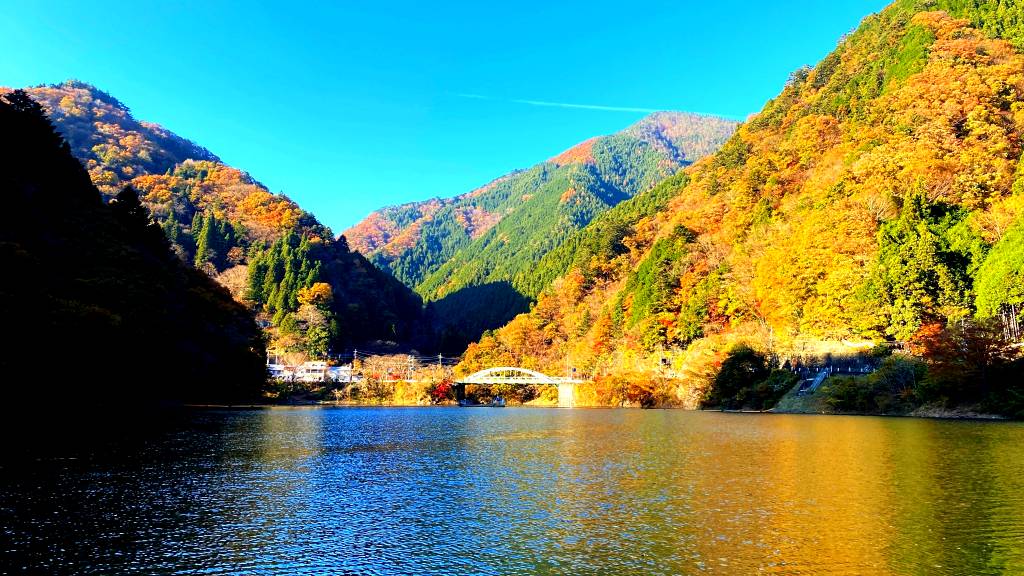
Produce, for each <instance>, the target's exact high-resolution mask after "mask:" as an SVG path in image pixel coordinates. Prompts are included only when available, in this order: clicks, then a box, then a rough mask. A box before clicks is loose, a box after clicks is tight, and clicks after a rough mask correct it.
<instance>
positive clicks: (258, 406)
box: [182, 402, 1018, 422]
mask: <svg viewBox="0 0 1024 576" xmlns="http://www.w3.org/2000/svg"><path fill="white" fill-rule="evenodd" d="M182 407H183V408H188V409H204V410H269V409H281V408H458V407H459V406H458V405H457V404H454V403H453V404H368V403H356V402H341V403H335V402H308V403H294V404H274V403H255V402H253V403H241V404H183V405H182ZM508 408H534V409H536V408H555V409H561V410H614V409H622V410H681V411H689V412H719V413H722V414H765V415H784V416H865V417H877V418H919V419H926V420H961V421H976V422H1018V420H1014V419H1012V418H1008V417H1006V416H1001V415H999V414H987V413H983V412H976V411H973V410H969V409H945V408H927V407H923V408H918V409H916V410H914V411H913V412H909V413H907V414H871V413H865V412H812V411H799V410H775V409H774V408H772V409H769V410H723V409H714V408H680V407H677V406H664V407H655V408H640V407H638V406H575V407H573V408H558V406H555V405H551V406H547V405H545V406H538V405H529V404H517V405H509V406H508Z"/></svg>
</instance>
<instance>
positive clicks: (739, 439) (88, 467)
mask: <svg viewBox="0 0 1024 576" xmlns="http://www.w3.org/2000/svg"><path fill="white" fill-rule="evenodd" d="M123 436H126V438H125V439H124V440H122V441H118V442H110V441H109V440H106V441H96V442H95V443H91V442H88V441H85V442H80V443H79V446H78V447H76V448H75V449H74V450H69V451H66V452H65V453H61V454H57V455H52V456H46V457H42V458H36V459H32V460H29V461H19V462H12V461H9V462H7V463H6V464H5V465H4V466H3V468H2V469H0V472H2V474H0V518H2V519H3V520H2V530H3V532H2V539H3V540H4V543H3V544H2V547H0V572H2V573H56V574H59V573H69V574H71V573H74V574H118V573H146V574H150V573H181V574H314V573H315V574H412V575H416V574H702V573H715V574H752V573H768V574H773V573H775V574H1000V573H1024V425H1021V424H1017V423H984V422H945V421H931V420H915V419H895V418H867V417H840V416H784V415H751V414H719V413H696V412H684V411H639V410H554V409H552V410H543V409H503V410H496V409H371V408H367V409H273V410H254V411H238V412H233V411H222V412H218V411H202V412H195V413H189V414H188V415H186V416H185V417H182V418H180V419H176V420H173V421H172V422H169V423H164V424H163V425H161V426H158V427H155V428H154V429H151V430H148V431H146V432H144V433H142V432H136V431H130V432H129V431H125V434H123ZM79 440H80V439H79Z"/></svg>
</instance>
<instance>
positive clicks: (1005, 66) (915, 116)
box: [461, 0, 1024, 414]
mask: <svg viewBox="0 0 1024 576" xmlns="http://www.w3.org/2000/svg"><path fill="white" fill-rule="evenodd" d="M1022 49H1024V4H1022V3H1020V2H1017V1H1007V0H974V1H970V2H965V1H960V0H931V1H928V0H900V1H898V2H896V3H894V4H892V5H891V6H889V7H888V8H886V9H885V10H884V11H882V12H881V13H879V14H876V15H872V16H869V17H868V18H866V19H865V20H864V21H863V23H862V24H861V26H860V27H859V28H858V29H857V30H856V32H854V33H853V34H851V35H849V36H848V37H845V38H844V39H843V40H842V41H841V42H840V43H839V46H838V47H837V49H836V50H835V51H834V52H832V53H831V54H829V55H828V56H827V57H826V58H825V59H823V60H822V61H821V62H820V63H819V64H818V65H817V66H815V67H814V68H810V67H807V68H802V69H800V70H797V71H796V72H794V73H793V74H792V75H791V76H790V78H789V81H788V82H787V84H786V87H785V89H784V90H783V91H782V93H781V94H780V95H779V96H778V97H776V98H775V99H773V100H771V101H770V102H768V103H767V105H766V106H765V107H764V109H763V110H762V111H761V112H760V113H759V114H757V115H755V116H753V117H751V118H750V119H749V120H748V121H747V122H746V123H745V124H743V125H742V126H741V127H740V128H739V130H738V131H737V132H736V134H734V135H733V136H732V138H731V139H729V141H728V142H727V143H726V144H725V145H724V146H723V147H722V148H721V150H719V151H718V152H717V153H715V154H714V155H712V156H710V157H708V158H705V159H704V160H702V161H699V162H697V163H696V164H695V165H693V166H691V167H688V168H687V169H686V170H685V171H684V172H683V173H682V174H680V175H679V176H677V177H675V178H673V179H669V180H667V181H666V182H664V183H662V184H661V185H660V186H658V187H655V188H654V189H653V190H650V191H647V192H642V193H640V194H638V195H637V196H636V197H635V198H633V199H632V200H631V201H629V202H625V203H622V204H620V205H619V206H616V207H615V208H613V209H611V210H610V211H608V212H605V213H604V214H601V215H600V216H598V217H597V218H596V219H595V220H594V221H593V222H592V223H591V224H590V225H589V226H588V227H587V228H585V229H584V230H583V231H582V232H581V233H580V234H578V235H577V237H576V239H575V240H574V242H573V246H572V249H573V250H572V251H571V252H567V253H566V254H563V255H562V258H563V259H565V260H566V261H569V262H570V266H571V270H570V271H569V273H568V274H565V275H563V276H562V277H561V278H560V279H559V280H558V281H557V282H555V284H554V285H553V287H552V288H551V289H549V290H546V291H545V292H544V293H543V294H542V295H541V296H540V298H539V300H538V302H537V304H536V305H535V306H534V307H533V309H532V310H531V311H530V312H529V313H527V314H523V315H520V316H518V317H517V318H515V319H514V320H513V321H512V322H510V323H509V324H508V325H507V326H505V327H503V328H501V329H500V330H497V331H496V332H495V334H494V335H493V336H485V337H484V338H482V339H481V340H480V341H479V342H478V343H475V344H473V345H471V347H470V349H469V350H468V351H467V353H466V357H465V360H464V363H463V365H462V367H461V369H462V370H465V371H471V370H473V369H475V368H477V367H480V366H483V365H519V366H524V367H528V368H535V369H539V370H543V371H547V372H549V373H561V372H562V371H564V369H565V366H566V364H567V363H569V364H571V365H573V366H576V367H578V369H579V370H580V371H582V372H585V373H590V374H594V375H596V377H597V378H596V381H595V382H596V383H595V384H594V385H593V387H591V388H589V389H586V390H584V394H585V395H586V394H589V396H588V399H587V400H585V401H590V402H594V403H617V402H622V401H631V400H634V399H636V398H642V399H644V400H640V401H641V403H643V402H652V403H661V404H682V405H689V406H695V405H697V404H699V403H701V402H707V401H709V399H715V398H717V399H718V400H720V401H722V402H723V403H724V404H725V405H730V404H732V405H736V406H739V405H747V406H749V405H750V404H749V403H745V402H746V401H745V400H744V398H743V397H742V396H741V395H742V394H756V393H760V392H759V391H757V390H754V389H753V388H744V389H743V390H741V391H740V392H736V395H735V396H729V397H728V398H725V399H724V400H723V399H722V397H721V395H720V394H719V392H720V390H718V389H717V387H718V386H720V384H721V382H722V379H721V378H719V374H720V373H719V368H720V367H721V366H723V362H731V360H730V359H731V358H733V356H731V355H732V354H734V352H731V351H736V352H735V354H740V355H743V356H744V358H748V359H749V358H750V357H751V354H752V353H751V352H750V350H753V354H755V355H757V354H760V355H762V356H761V357H762V358H764V359H767V360H764V361H765V362H769V363H773V364H774V366H775V367H778V366H779V365H780V364H781V363H783V362H784V361H788V362H790V363H797V362H810V361H813V360H814V359H813V357H814V356H815V355H821V354H826V353H837V352H841V351H842V350H850V349H851V346H855V345H856V343H862V344H863V345H865V346H867V345H870V344H871V343H880V342H886V341H889V342H897V343H899V344H897V346H901V347H902V348H903V349H904V350H907V351H909V352H910V353H911V355H910V356H905V355H894V356H892V357H889V358H887V359H886V360H885V361H884V363H883V367H887V368H885V369H884V370H880V371H879V372H877V373H876V374H874V375H873V376H872V377H871V378H870V379H868V380H867V382H868V383H869V385H866V386H867V388H864V387H863V386H862V387H860V388H858V387H857V386H861V385H860V384H858V385H856V386H854V385H851V387H849V388H848V389H847V390H848V391H850V390H852V391H853V392H850V393H851V394H854V392H855V395H859V396H858V398H859V400H857V402H859V403H860V404H857V403H854V404H856V405H857V406H861V405H864V406H870V409H871V410H874V411H886V410H895V411H899V410H902V409H904V408H900V407H908V406H913V405H921V404H928V403H940V404H946V405H981V406H983V407H987V409H990V410H995V411H1001V412H1004V413H1013V412H1014V410H1017V411H1019V413H1020V414H1024V403H1022V402H1020V398H1021V397H1024V396H1022V394H1024V390H1021V389H1020V384H1019V383H1020V382H1024V377H1022V374H1021V371H1020V361H1016V364H1014V363H1013V362H1014V360H1013V357H1014V355H1015V354H1016V353H1015V352H1013V350H1014V348H1012V347H1011V346H1008V343H1009V342H1012V341H1014V340H1019V339H1020V329H1019V323H1018V320H1017V318H1018V315H1019V312H1020V310H1021V306H1022V304H1024V290H1022V289H1021V285H1022V284H1021V279H1022V278H1024V253H1022V252H1021V250H1020V249H1019V245H1018V242H1019V239H1020V238H1021V234H1022V231H1024V164H1022V160H1021V151H1022V143H1024V75H1022V74H1021V71H1022V70H1024V52H1022ZM740 343H742V344H746V345H748V346H749V347H750V348H742V349H741V348H736V347H735V346H736V345H737V344H740ZM915 358H916V359H917V360H915ZM729 365H730V366H733V365H734V364H729ZM1013 366H1016V367H1017V368H1015V369H1016V370H1017V372H1012V370H1011V368H1012V367H1013ZM1007 370H1011V371H1010V372H1007ZM740 372H742V370H741V371H740ZM748 372H750V373H753V372H752V371H748ZM1007 374H1011V375H1010V376H1007ZM1014 382H1016V383H1014ZM758 386H767V387H769V388H770V387H771V386H772V384H771V383H770V382H769V383H762V384H758ZM730 394H731V393H730ZM1015 399H1016V400H1015ZM847 400H848V398H839V397H837V398H835V401H836V404H835V406H839V407H840V409H841V407H842V406H848V405H850V406H852V405H854V404H844V402H847ZM850 402H853V401H852V400H850ZM851 409H853V408H851Z"/></svg>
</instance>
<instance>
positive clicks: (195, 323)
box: [0, 92, 265, 406]
mask: <svg viewBox="0 0 1024 576" xmlns="http://www.w3.org/2000/svg"><path fill="white" fill-rule="evenodd" d="M0 127H2V129H3V130H2V136H0V193H2V194H3V197H4V202H5V209H4V211H3V215H2V220H3V222H2V225H0V267H2V268H3V270H4V281H3V283H0V310H2V316H3V319H4V323H5V333H6V334H7V336H6V337H5V338H4V342H5V345H4V354H3V357H2V359H0V370H2V372H3V374H4V382H5V395H6V398H7V400H8V401H9V402H12V401H13V402H16V401H18V400H23V399H32V400H36V401H38V400H46V401H55V402H59V403H62V404H65V405H78V406H80V405H81V404H80V403H89V404H94V403H99V404H113V403H119V402H124V401H131V402H136V403H137V402H139V401H158V400H159V401H166V400H176V401H225V400H228V401H232V400H252V399H255V398H259V395H260V393H261V390H262V386H263V384H264V380H265V375H264V366H263V359H264V349H263V340H262V337H261V334H260V331H259V329H258V327H257V326H256V323H255V322H254V320H253V318H252V316H251V315H250V314H249V313H248V312H247V311H246V310H245V308H243V307H242V306H241V305H239V304H238V303H236V302H234V301H233V300H232V299H231V295H230V294H229V293H228V292H227V290H225V289H224V288H222V287H221V286H219V285H217V284H216V283H215V282H214V281H213V280H211V279H210V278H208V277H207V276H206V275H205V274H203V273H201V272H199V271H197V270H195V269H193V268H192V267H191V266H187V265H185V264H184V263H182V262H181V261H180V260H179V259H178V258H176V257H175V255H174V253H173V252H172V251H171V247H170V245H169V243H168V242H167V240H166V239H165V238H164V235H163V233H162V232H161V231H160V228H159V227H157V226H156V225H155V224H154V223H153V222H152V220H151V219H150V217H149V214H148V213H147V211H146V209H145V208H144V207H143V206H142V205H141V204H140V203H139V200H138V197H137V196H136V194H135V192H134V191H133V190H132V189H131V188H125V189H124V190H122V191H121V192H120V193H118V194H117V195H116V197H115V199H114V200H113V201H112V202H111V203H110V204H109V205H108V204H105V203H104V202H103V200H102V197H101V195H100V192H99V191H98V190H97V189H96V187H95V186H93V185H92V183H91V182H90V179H89V174H88V173H87V172H86V170H85V169H84V168H83V167H82V166H81V164H79V162H78V161H77V160H76V159H75V158H74V157H73V156H72V155H71V151H70V148H69V147H68V145H67V144H66V143H65V142H64V140H63V139H62V138H61V136H60V135H59V134H58V133H57V132H56V131H55V130H54V128H53V126H52V124H51V123H50V122H49V121H48V120H47V118H46V115H45V113H44V112H43V110H42V109H41V107H40V106H39V105H38V104H37V103H36V102H35V101H33V100H32V99H31V98H30V97H29V96H28V95H26V94H25V93H24V92H13V93H7V94H5V95H3V96H0Z"/></svg>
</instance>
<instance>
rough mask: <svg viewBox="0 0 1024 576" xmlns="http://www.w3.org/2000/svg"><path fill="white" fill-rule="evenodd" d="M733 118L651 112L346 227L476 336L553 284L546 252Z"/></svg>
mask: <svg viewBox="0 0 1024 576" xmlns="http://www.w3.org/2000/svg"><path fill="white" fill-rule="evenodd" d="M735 127H736V123H735V122H732V121H730V120H724V119H721V118H715V117H708V116H698V115H693V114H683V113H675V112H660V113H656V114H652V115H650V116H648V117H646V118H644V119H643V120H641V121H640V122H638V123H636V124H634V125H633V126H630V127H629V128H627V129H625V130H623V131H622V132H619V133H617V134H613V135H611V136H603V137H598V138H592V139H590V140H587V141H585V142H582V143H580V144H578V145H576V146H574V147H572V148H570V149H569V150H566V151H565V152H563V153H561V154H559V155H557V156H555V157H554V158H551V159H550V160H547V161H545V162H542V163H540V164H538V165H536V166H534V167H532V168H529V169H527V170H521V171H517V172H513V173H511V174H508V175H506V176H503V177H501V178H498V179H496V180H494V181H493V182H490V183H488V184H487V185H485V186H482V187H480V188H477V189H476V190H473V191H471V192H468V193H466V194H462V195H460V196H456V197H453V198H447V199H433V200H428V201H424V202H414V203H410V204H403V205H400V206H393V207H388V208H384V209H382V210H379V211H377V212H374V213H373V214H371V215H370V216H369V217H367V218H366V219H365V220H363V221H362V222H360V223H359V224H357V225H356V226H354V227H352V228H351V229H349V230H347V231H345V233H344V236H345V237H346V238H347V239H348V242H349V243H350V244H351V246H352V247H353V248H354V249H356V250H358V251H360V252H362V253H364V254H367V255H368V256H369V257H370V259H371V260H372V261H373V262H375V263H376V264H378V265H379V266H381V267H382V268H384V269H386V270H389V271H391V273H392V274H394V276H395V277H396V278H398V279H400V280H402V281H403V282H405V283H406V284H407V285H409V286H413V287H415V288H416V290H417V292H419V293H420V294H421V295H422V296H423V297H424V298H425V299H426V300H427V301H430V302H434V306H433V308H434V309H435V312H436V314H437V316H438V317H440V318H452V317H458V318H461V319H462V321H461V322H460V323H459V324H458V325H457V326H456V327H455V328H456V329H457V330H459V331H461V332H462V333H464V334H465V335H469V336H473V337H475V336H476V335H478V334H479V333H480V331H482V330H483V329H486V328H493V327H495V326H498V325H500V324H502V323H504V322H505V321H507V320H508V319H510V318H511V317H512V316H514V315H515V314H516V313H518V312H521V311H524V310H525V309H526V307H527V305H528V302H529V300H530V299H532V298H534V297H536V295H537V294H538V293H539V292H540V291H541V290H542V289H543V288H544V287H545V286H546V285H547V282H548V281H549V280H550V279H551V278H550V277H549V275H544V274H538V271H537V270H536V265H537V264H538V262H540V261H541V259H542V258H544V257H545V255H547V254H548V253H550V252H551V251H552V250H555V249H557V248H558V247H559V246H561V245H562V244H563V243H564V242H565V241H566V240H567V239H568V238H570V237H571V236H572V235H573V233H574V232H575V231H577V230H579V229H581V228H583V227H584V226H586V225H587V224H588V223H589V222H590V221H591V220H593V218H594V217H595V216H597V215H598V214H601V213H602V212H605V211H607V210H608V209H609V208H611V207H613V206H615V205H617V204H619V203H620V202H622V201H624V200H627V199H629V198H631V197H633V196H634V195H636V194H638V193H640V192H644V191H647V190H650V189H651V188H652V187H653V186H654V185H655V184H657V183H658V182H659V181H661V180H663V179H665V178H667V177H669V176H671V175H673V174H675V173H676V172H677V171H679V170H680V169H681V168H682V167H684V166H687V165H689V164H691V163H692V162H694V161H695V160H697V159H699V158H701V157H703V156H706V155H707V154H709V153H711V152H713V151H715V150H717V149H718V147H719V146H721V144H722V143H723V142H724V141H725V140H726V139H727V138H728V137H729V135H730V134H732V132H733V130H734V129H735ZM564 271H565V270H564V269H562V270H558V273H559V274H560V273H563V272H564ZM467 306H468V307H469V308H467ZM456 311H457V312H458V314H457V315H456V314H453V313H454V312H456Z"/></svg>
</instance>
